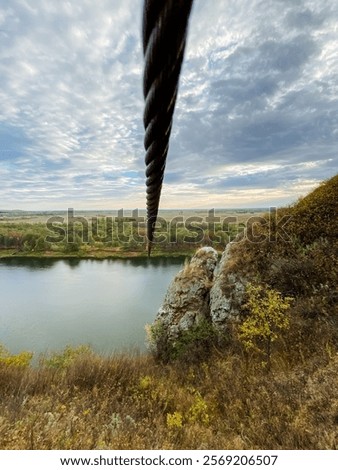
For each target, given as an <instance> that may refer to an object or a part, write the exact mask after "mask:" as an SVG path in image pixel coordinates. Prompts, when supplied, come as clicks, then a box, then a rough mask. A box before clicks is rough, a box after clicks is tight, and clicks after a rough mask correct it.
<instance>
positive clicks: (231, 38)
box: [0, 0, 338, 209]
mask: <svg viewBox="0 0 338 470" xmlns="http://www.w3.org/2000/svg"><path fill="white" fill-rule="evenodd" d="M210 5H211V4H210V3H209V2H205V1H204V0H195V4H194V9H193V14H192V17H191V27H190V32H189V40H188V47H187V51H186V61H185V64H184V67H183V72H182V77H181V86H180V93H179V98H178V102H177V109H176V113H175V121H174V128H173V133H172V139H171V145H170V151H169V156H168V164H167V172H166V179H165V185H164V187H163V197H162V207H166V206H168V207H178V206H180V205H182V206H183V205H184V206H186V207H197V206H199V205H200V206H203V205H208V206H210V204H211V205H215V206H218V207H220V206H222V205H233V206H235V205H238V204H248V203H249V202H250V200H252V201H257V203H259V205H262V204H263V201H264V197H265V199H266V204H267V205H268V204H269V203H270V201H276V200H279V201H281V202H284V201H285V200H288V201H290V200H291V199H292V198H293V197H295V195H296V194H297V196H298V193H297V191H298V189H295V188H304V189H305V188H308V187H309V184H308V183H306V182H307V181H312V182H313V181H320V180H321V179H323V178H326V177H329V176H332V175H333V174H334V172H335V171H336V168H335V165H336V139H337V135H336V130H337V128H338V122H337V121H338V118H337V114H336V109H337V101H338V90H337V86H338V84H337V80H336V76H337V72H338V59H337V54H336V50H337V46H338V44H337V41H338V38H337V34H336V29H335V28H336V26H335V25H336V24H337V19H338V13H337V10H336V9H335V2H334V0H324V1H322V2H315V1H310V0H301V1H298V2H285V1H278V0H269V1H266V2H260V1H258V0H256V1H249V0H241V1H238V0H237V1H235V0H230V1H229V2H223V1H221V0H215V1H213V2H212V6H210ZM141 11H142V1H141V0H123V1H122V0H113V1H111V0H102V1H100V2H94V3H93V2H92V1H91V0H83V1H81V2H69V1H66V0H60V1H58V2H51V1H47V0H3V2H2V3H1V6H0V39H1V41H2V48H1V51H0V197H1V203H0V208H11V207H16V208H20V207H22V208H26V209H27V208H32V209H48V208H64V207H65V206H69V205H71V204H73V205H74V206H75V207H78V208H86V207H88V208H92V207H95V206H96V207H97V208H100V207H102V208H104V207H105V208H108V207H121V206H125V207H129V208H133V207H137V206H139V207H143V206H144V205H145V194H144V193H145V191H144V177H143V174H144V169H143V166H144V164H143V157H144V151H143V128H142V113H143V98H142V69H143V63H142V49H141V16H142V15H141ZM267 18H268V19H269V21H267ZM313 162H315V163H313ZM304 171H305V173H306V174H304ZM278 172H280V175H279V178H278V177H277V176H278ZM262 174H264V175H266V177H265V178H262V177H261V175H262ZM229 175H230V176H231V177H228V176H229ZM217 176H218V178H216V177H217ZM243 177H248V178H249V179H248V180H243V179H237V180H236V178H243ZM215 178H216V179H215ZM236 181H237V182H238V184H239V185H241V184H244V183H245V184H247V188H246V191H247V193H246V194H248V195H251V196H252V194H255V195H256V196H252V197H253V199H251V196H250V197H248V198H245V196H244V193H243V191H245V190H244V189H243V188H242V187H241V186H238V189H237V190H236V189H234V188H232V187H231V188H230V187H229V189H228V193H227V194H228V199H224V198H223V195H222V194H223V193H222V192H221V191H220V189H219V188H218V187H217V185H216V186H215V187H214V188H213V187H212V183H215V184H216V183H217V182H218V184H224V187H222V191H223V192H224V190H225V189H226V184H230V183H231V184H235V182H236ZM269 181H273V184H274V185H276V187H275V189H274V190H272V188H271V187H270V186H269ZM296 181H300V182H299V183H296ZM302 181H304V184H302V183H301V182H302ZM311 184H312V183H311ZM257 185H259V187H257ZM252 192H253V193H252ZM230 194H231V198H230V199H229V197H230ZM236 201H237V202H236ZM223 203H224V204H223ZM228 203H229V204H228Z"/></svg>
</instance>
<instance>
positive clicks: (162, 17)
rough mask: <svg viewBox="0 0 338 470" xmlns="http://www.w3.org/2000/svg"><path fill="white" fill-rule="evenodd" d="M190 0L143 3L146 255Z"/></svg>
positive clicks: (160, 181) (157, 198)
mask: <svg viewBox="0 0 338 470" xmlns="http://www.w3.org/2000/svg"><path fill="white" fill-rule="evenodd" d="M192 3H193V0H162V1H159V0H145V1H144V10H143V53H144V59H145V67H144V74H143V94H144V99H145V108H144V115H143V123H144V128H145V137H144V147H145V150H146V156H145V163H146V186H147V238H148V254H149V255H150V251H151V245H152V242H153V239H154V231H155V224H156V219H157V215H158V208H159V203H160V197H161V190H162V182H163V177H164V170H165V165H166V159H167V154H168V150H169V139H170V133H171V128H172V121H173V114H174V109H175V104H176V99H177V93H178V84H179V76H180V72H181V67H182V62H183V58H184V51H185V46H186V38H187V30H188V21H189V16H190V12H191V7H192Z"/></svg>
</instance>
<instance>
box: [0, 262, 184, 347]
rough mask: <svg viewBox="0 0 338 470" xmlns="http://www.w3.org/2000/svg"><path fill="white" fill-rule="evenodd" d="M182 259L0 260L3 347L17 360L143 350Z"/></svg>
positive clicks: (0, 338)
mask: <svg viewBox="0 0 338 470" xmlns="http://www.w3.org/2000/svg"><path fill="white" fill-rule="evenodd" d="M183 262H184V259H177V258H150V259H147V258H144V259H140V258H138V259H136V258H135V259H129V260H112V259H110V260H108V259H105V260H92V259H87V260H81V259H74V258H73V259H63V260H53V259H46V258H45V259H29V258H25V259H24V258H21V259H3V260H0V298H1V309H0V343H2V344H4V345H6V346H7V347H8V348H9V349H10V350H11V351H12V352H13V353H15V352H18V351H20V350H23V349H25V350H31V351H35V352H46V351H47V350H56V349H61V348H63V347H65V346H66V345H67V344H72V345H77V344H91V345H92V346H93V347H94V349H96V350H98V351H100V352H103V353H109V352H111V351H113V350H116V349H123V348H125V347H127V348H128V347H134V346H136V347H139V348H141V349H142V348H144V341H145V332H144V326H145V324H146V323H151V322H152V321H153V319H154V317H155V315H156V312H157V310H158V308H159V306H160V305H161V302H162V300H163V297H164V294H165V291H166V289H167V287H168V285H169V283H170V281H171V280H172V278H173V277H174V276H175V274H176V273H177V272H178V271H179V269H180V267H181V266H182V265H183Z"/></svg>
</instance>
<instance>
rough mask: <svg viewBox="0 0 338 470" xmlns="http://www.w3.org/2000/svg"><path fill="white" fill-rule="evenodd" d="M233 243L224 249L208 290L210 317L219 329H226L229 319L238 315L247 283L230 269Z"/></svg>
mask: <svg viewBox="0 0 338 470" xmlns="http://www.w3.org/2000/svg"><path fill="white" fill-rule="evenodd" d="M233 245H234V242H231V243H229V244H228V245H227V247H226V249H225V250H224V252H223V255H222V258H221V261H220V263H219V266H218V267H217V269H216V270H215V276H214V282H213V285H212V287H211V290H210V319H211V322H212V323H213V325H214V326H215V327H216V328H217V329H221V330H224V329H226V326H227V323H228V321H229V320H232V319H234V318H236V317H238V316H239V314H240V308H241V305H242V303H243V298H244V293H245V286H246V283H247V281H246V279H245V278H244V277H242V276H241V275H240V274H238V272H236V271H235V270H234V269H231V257H232V254H231V250H232V248H233Z"/></svg>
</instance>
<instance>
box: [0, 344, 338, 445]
mask: <svg viewBox="0 0 338 470" xmlns="http://www.w3.org/2000/svg"><path fill="white" fill-rule="evenodd" d="M325 342H326V339H325V338H324V336H323V338H322V341H321V340H320V341H319V344H318V347H316V348H315V350H311V348H310V349H309V348H307V346H306V345H303V346H302V347H301V346H299V348H298V350H297V349H296V348H295V349H294V350H293V351H292V352H290V353H288V352H287V348H285V346H283V345H280V351H277V352H276V354H275V355H274V357H273V360H272V368H271V372H270V373H267V372H266V371H265V370H264V368H262V367H261V364H260V361H259V358H258V357H251V358H250V360H249V361H248V360H247V358H245V357H244V356H243V355H242V353H241V350H240V348H239V346H238V349H237V350H236V349H235V348H234V349H233V350H232V351H228V352H224V353H221V352H220V351H216V350H215V351H214V352H213V353H212V354H211V355H209V357H208V358H205V360H204V361H202V362H199V363H198V364H197V363H193V362H190V364H189V362H187V361H186V360H185V361H184V362H180V363H172V364H167V365H163V364H159V363H156V362H155V360H154V359H153V358H152V357H151V356H148V355H132V354H130V355H128V356H127V355H120V356H114V357H111V358H103V357H100V356H98V355H95V354H94V353H92V352H90V351H86V350H83V351H82V352H81V353H80V354H77V355H74V357H73V358H72V360H69V361H66V362H64V363H60V362H59V363H58V364H57V365H56V364H55V363H54V364H53V362H49V363H45V364H40V366H39V367H37V368H33V367H25V366H22V367H21V366H18V365H14V364H12V365H8V364H1V365H0V448H1V449H271V448H272V449H336V448H337V447H338V446H337V438H338V426H337V425H338V354H337V349H336V348H335V347H334V346H332V344H331V345H330V346H327V347H325V348H324V350H323V345H322V343H325ZM68 353H69V351H68ZM68 353H66V354H68Z"/></svg>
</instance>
